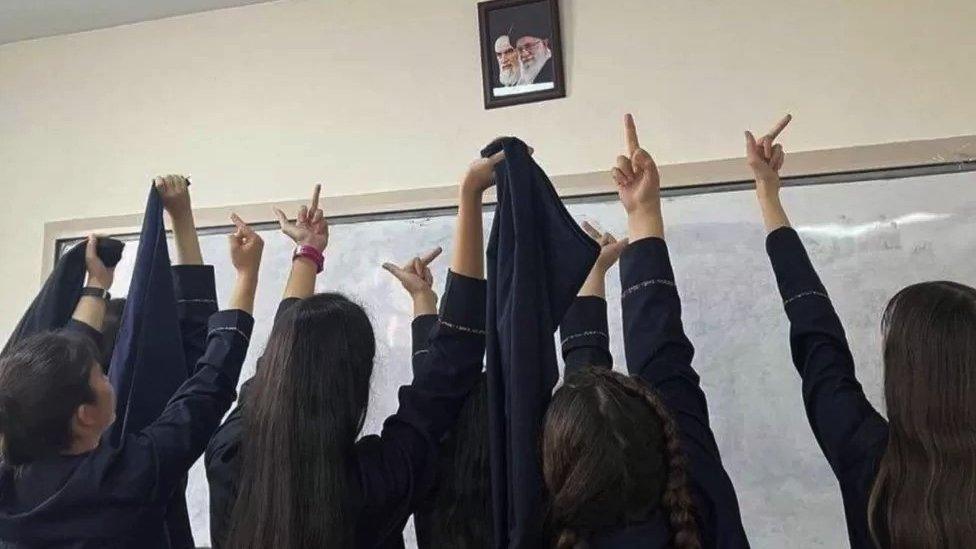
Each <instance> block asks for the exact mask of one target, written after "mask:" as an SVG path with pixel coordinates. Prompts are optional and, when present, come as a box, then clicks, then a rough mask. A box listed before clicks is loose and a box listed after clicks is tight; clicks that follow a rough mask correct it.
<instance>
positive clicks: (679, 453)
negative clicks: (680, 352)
mask: <svg viewBox="0 0 976 549" xmlns="http://www.w3.org/2000/svg"><path fill="white" fill-rule="evenodd" d="M626 379H627V380H628V382H629V383H627V384H633V390H634V391H636V393H637V394H638V395H639V396H641V397H642V398H643V399H644V401H645V402H646V403H647V405H648V407H650V409H651V411H653V412H654V414H655V415H657V417H658V419H659V420H660V421H661V427H662V430H663V432H664V451H665V453H666V455H667V466H668V481H667V484H666V485H665V489H664V496H663V497H662V498H661V505H663V506H664V508H665V509H666V510H667V511H668V521H669V522H670V524H671V532H672V541H673V544H674V547H675V548H677V549H700V548H701V540H700V539H699V536H698V523H696V522H695V513H694V509H695V504H694V502H692V500H691V493H690V492H689V490H688V460H687V458H686V457H685V453H684V451H683V450H682V449H681V437H680V435H679V433H678V424H677V423H676V422H675V421H674V418H672V417H671V413H670V411H668V409H667V406H666V405H665V404H664V402H663V401H662V400H661V399H660V397H658V396H657V394H656V393H655V392H653V391H652V390H651V389H650V388H649V387H646V386H644V385H643V384H642V383H641V382H639V381H638V380H636V379H634V378H626ZM627 384H624V385H627Z"/></svg>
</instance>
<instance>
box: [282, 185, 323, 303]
mask: <svg viewBox="0 0 976 549" xmlns="http://www.w3.org/2000/svg"><path fill="white" fill-rule="evenodd" d="M321 192H322V185H315V189H314V190H313V191H312V199H311V201H310V202H309V205H308V206H302V207H301V209H299V210H298V215H297V216H296V219H295V221H294V222H292V221H289V220H288V216H286V215H285V212H283V211H281V210H280V209H278V208H275V209H274V213H275V216H276V217H277V218H278V225H279V226H280V227H281V232H282V233H284V234H285V236H287V237H288V238H290V239H291V240H292V242H294V243H295V252H294V253H293V255H292V265H291V271H290V272H289V274H288V282H287V283H286V284H285V291H284V295H283V296H282V298H281V304H280V305H279V306H278V312H277V314H276V315H275V320H277V319H278V318H279V317H280V316H281V314H282V313H284V312H285V311H286V310H288V308H289V307H291V306H292V305H294V304H295V303H296V302H297V301H298V300H300V299H305V298H306V297H311V296H312V294H314V293H315V277H316V276H317V275H318V274H319V273H320V272H322V270H323V269H324V268H325V256H324V255H323V254H325V248H326V247H327V246H328V245H329V222H328V221H327V220H326V219H325V214H324V213H323V212H322V210H321V209H320V208H319V195H320V193H321Z"/></svg>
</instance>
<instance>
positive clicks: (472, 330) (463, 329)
mask: <svg viewBox="0 0 976 549" xmlns="http://www.w3.org/2000/svg"><path fill="white" fill-rule="evenodd" d="M438 322H440V323H441V324H443V325H444V326H447V327H448V328H453V329H455V330H458V331H460V332H468V333H470V334H478V335H485V334H486V333H487V332H485V331H484V330H479V329H478V328H469V327H467V326H460V325H458V324H451V323H450V322H444V321H443V320H439V321H438Z"/></svg>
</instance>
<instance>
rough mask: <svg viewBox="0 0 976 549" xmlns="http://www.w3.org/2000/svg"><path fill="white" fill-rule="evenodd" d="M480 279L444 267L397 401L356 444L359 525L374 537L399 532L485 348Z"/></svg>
mask: <svg viewBox="0 0 976 549" xmlns="http://www.w3.org/2000/svg"><path fill="white" fill-rule="evenodd" d="M485 289H486V288H485V281H484V280H481V279H475V278H469V277H466V276H462V275H459V274H456V273H452V272H449V273H448V277H447V288H446V291H445V294H444V299H443V301H442V302H441V312H440V317H439V319H438V320H437V322H436V324H435V325H434V327H433V329H432V330H431V331H430V332H429V333H430V339H429V342H430V343H429V346H428V352H427V353H425V358H424V360H423V361H418V362H417V363H416V367H415V370H414V378H413V381H412V382H411V383H410V385H405V386H403V387H401V388H400V391H399V402H400V406H399V409H398V410H397V412H396V413H395V414H394V415H392V416H390V417H389V418H387V419H386V421H385V422H384V424H383V429H382V432H381V433H380V436H379V437H378V439H377V437H366V438H365V439H364V440H363V441H361V442H360V444H359V445H357V452H358V454H359V457H360V461H361V463H360V475H361V480H362V484H363V489H364V491H363V494H364V501H365V502H366V510H365V517H363V518H361V520H362V521H364V523H368V524H376V528H377V531H378V532H381V533H380V534H379V535H378V536H377V539H386V538H388V537H389V536H392V535H396V534H398V533H399V532H398V531H397V528H399V527H401V526H402V522H403V519H405V518H406V516H408V515H409V514H410V513H411V512H412V510H413V509H412V507H413V506H414V505H415V504H416V503H417V502H418V501H419V500H420V499H421V498H423V497H424V496H425V495H426V492H427V489H428V487H429V483H430V481H431V478H432V476H433V474H434V469H435V468H436V465H437V451H438V447H439V443H440V441H441V439H442V437H443V436H444V435H445V433H447V431H448V430H450V429H451V428H453V427H454V424H455V422H456V420H457V416H458V413H459V412H460V409H461V407H462V405H463V404H464V401H465V399H467V397H468V394H469V393H470V392H471V389H472V388H473V387H474V385H475V383H476V382H477V381H478V379H479V376H480V374H481V369H482V357H483V355H484V352H485V299H486V294H485Z"/></svg>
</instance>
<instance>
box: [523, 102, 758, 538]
mask: <svg viewBox="0 0 976 549" xmlns="http://www.w3.org/2000/svg"><path fill="white" fill-rule="evenodd" d="M626 135H627V145H628V150H627V156H620V157H618V160H617V168H615V169H614V178H615V180H616V181H617V186H618V194H619V195H620V200H621V203H622V204H623V206H624V209H625V210H626V211H627V217H628V229H629V239H630V242H629V244H628V245H627V247H626V248H625V249H624V250H623V252H622V256H621V258H620V277H621V287H622V289H623V291H622V293H621V302H622V308H623V323H624V347H625V354H626V358H627V369H628V371H629V372H630V373H631V376H625V375H623V374H620V373H616V372H613V371H611V370H610V369H609V368H607V367H606V365H605V364H603V362H604V361H601V360H600V359H599V355H598V356H597V357H595V358H594V364H593V365H592V366H593V367H589V368H583V369H581V370H577V371H575V373H571V372H570V373H567V377H566V380H565V382H564V383H563V385H562V386H561V387H559V389H558V390H557V391H556V392H555V394H554V395H553V398H552V401H551V402H550V403H549V408H548V411H547V413H546V418H545V425H544V431H543V440H542V456H543V472H544V476H545V483H546V488H547V489H548V493H549V497H550V505H549V516H548V526H549V530H550V533H551V535H552V537H553V540H554V542H555V546H556V547H558V548H560V549H569V548H577V547H593V548H614V549H620V548H628V547H655V548H657V547H674V548H680V549H690V548H698V547H724V548H731V547H736V548H738V547H748V545H749V544H748V540H747V539H746V535H745V532H744V530H743V528H742V519H741V517H740V514H739V505H738V500H737V497H736V494H735V489H734V487H733V485H732V482H731V480H730V479H729V477H728V475H727V473H726V471H725V468H724V466H723V464H722V459H721V456H720V453H719V449H718V445H717V444H716V442H715V437H714V435H713V433H712V430H711V426H710V425H709V418H708V407H707V403H706V399H705V394H704V393H703V392H702V390H701V387H700V385H699V378H698V374H697V373H696V372H695V370H694V369H693V368H692V366H691V361H692V356H693V355H694V347H693V346H692V344H691V341H689V340H688V338H687V336H686V335H685V333H684V328H683V326H682V323H681V300H680V297H679V295H678V292H677V289H676V286H675V278H674V273H673V271H672V269H671V261H670V258H669V254H668V248H667V244H666V243H665V241H664V222H663V217H662V214H661V201H660V181H659V175H658V171H657V166H656V165H655V164H654V161H653V159H652V158H651V156H650V155H649V154H648V153H647V152H646V151H644V150H643V149H642V148H640V145H639V144H638V141H637V130H636V127H635V126H634V121H633V119H632V118H631V117H630V116H629V115H628V117H627V119H626ZM607 244H609V243H607ZM567 332H569V330H567ZM591 335H592V334H591ZM604 356H606V355H604ZM573 369H574V370H575V369H576V368H575V367H574V368H573Z"/></svg>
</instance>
